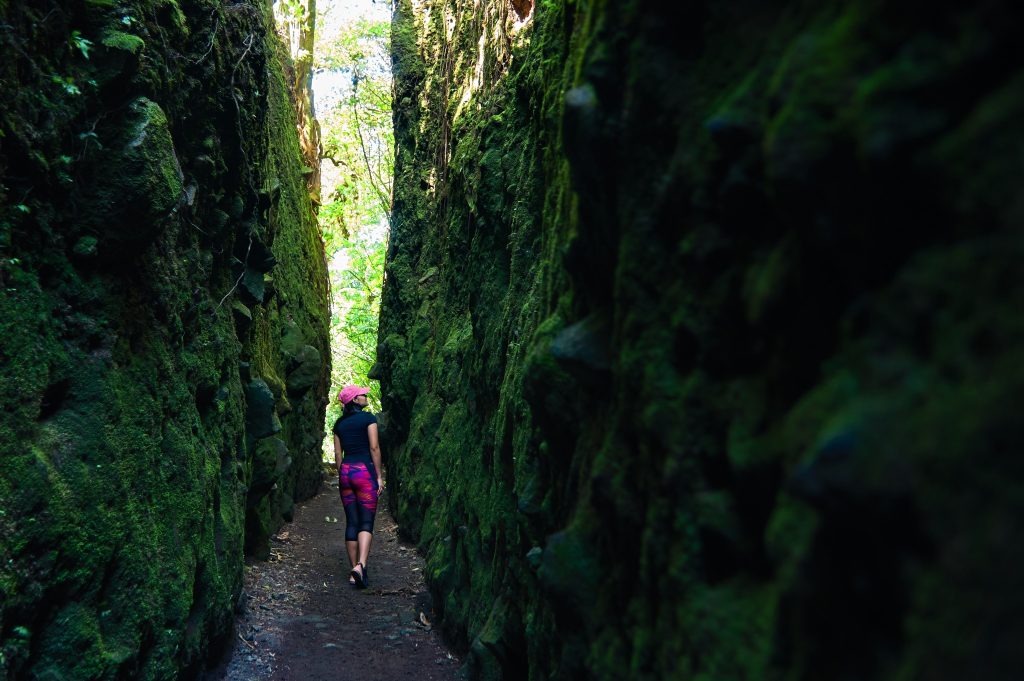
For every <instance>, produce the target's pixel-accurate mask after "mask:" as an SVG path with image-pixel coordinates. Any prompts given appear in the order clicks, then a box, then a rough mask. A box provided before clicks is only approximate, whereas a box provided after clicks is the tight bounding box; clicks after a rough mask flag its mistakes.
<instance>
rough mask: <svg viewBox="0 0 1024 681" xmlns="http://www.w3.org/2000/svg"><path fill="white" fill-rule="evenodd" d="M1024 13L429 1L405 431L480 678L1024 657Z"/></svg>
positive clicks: (400, 32) (419, 25)
mask: <svg viewBox="0 0 1024 681" xmlns="http://www.w3.org/2000/svg"><path fill="white" fill-rule="evenodd" d="M523 16H526V17H527V19H526V21H525V22H522V21H521V18H522V17H523ZM1020 19H1021V17H1020V16H1019V12H1018V11H1017V10H1015V9H1013V6H1012V5H1011V3H1003V2H987V3H981V4H977V5H974V6H972V7H971V8H970V9H967V8H965V7H964V6H953V5H935V4H929V5H924V4H921V3H910V4H909V5H908V4H906V3H901V4H899V6H898V7H897V6H896V5H893V4H892V3H878V2H848V3H810V4H808V3H796V2H790V3H770V4H769V5H765V4H763V3H753V2H718V3H706V2H693V3H682V4H678V3H662V2H654V1H653V0H634V1H632V2H626V3H613V2H575V3H568V2H567V3H558V2H548V1H546V0H545V1H542V2H539V3H538V4H537V5H536V6H535V7H534V6H533V3H531V2H529V0H525V2H513V3H512V4H511V5H509V3H507V2H498V1H496V0H483V1H481V2H469V1H468V0H451V1H449V2H444V3H441V2H431V1H429V0H417V1H413V0H398V1H397V2H396V10H395V17H394V25H393V45H394V69H395V82H396V100H395V101H396V113H395V124H396V139H397V144H398V155H397V159H396V161H397V162H396V183H395V187H396V190H395V212H394V218H393V229H392V232H391V242H390V247H389V251H388V260H387V270H386V282H385V290H384V298H383V311H382V320H381V326H380V338H379V341H380V348H379V349H380V355H379V356H380V367H379V368H380V374H381V376H382V385H383V394H384V406H385V409H386V411H387V422H388V426H387V429H386V433H385V435H386V437H385V441H384V447H385V449H384V454H385V457H386V463H387V467H388V472H389V481H390V483H391V484H390V485H389V489H391V490H392V494H393V508H394V510H395V512H396V516H397V518H398V520H399V523H400V526H401V527H402V529H403V530H404V531H405V532H407V533H408V534H409V535H411V536H412V537H414V538H415V539H416V540H417V541H418V542H419V543H420V546H421V547H422V549H423V550H424V552H425V554H426V556H427V568H428V577H429V580H430V583H431V585H432V589H433V590H434V595H435V602H436V603H437V604H438V608H439V610H440V611H441V612H440V615H441V616H442V617H443V619H442V626H443V628H444V630H445V632H446V633H447V634H448V636H449V637H450V638H451V639H452V640H453V641H454V642H455V643H456V644H458V645H460V646H461V647H463V648H465V649H468V651H469V657H468V667H469V670H470V672H471V677H472V678H485V679H498V678H505V679H524V678H530V679H549V678H557V679H623V678H630V679H675V678H678V679H712V678H713V679H725V678H728V679H851V680H852V679H867V678H871V679H905V678H929V679H960V678H965V677H972V678H989V679H996V678H1009V677H1011V676H1013V674H1014V673H1015V671H1014V670H1016V669H1019V668H1020V666H1021V664H1022V663H1024V659H1022V657H1024V653H1022V650H1021V648H1020V647H1019V646H1017V645H1016V643H1015V641H1016V640H1017V639H1018V638H1019V636H1020V634H1021V632H1022V629H1024V617H1022V616H1021V614H1020V613H1021V612H1024V608H1022V606H1024V577H1022V573H1021V572H1020V570H1019V566H1020V565H1021V564H1022V559H1024V555H1022V550H1024V549H1022V548H1021V547H1024V541H1022V539H1024V537H1022V527H1021V518H1024V513H1022V511H1024V468H1022V466H1021V463H1020V461H1021V459H1020V457H1019V456H1018V454H1017V449H1018V448H1019V444H1020V443H1021V442H1022V441H1024V420H1021V419H1020V418H1019V416H1018V414H1017V413H1016V412H1017V411H1018V405H1019V404H1020V403H1021V398H1022V397H1024V370H1022V367H1024V343H1022V340H1024V321H1022V317H1021V315H1020V314H1019V310H1020V309H1021V306H1022V304H1024V276H1022V274H1021V272H1022V270H1021V268H1020V258H1021V256H1022V255H1024V241H1022V236H1021V231H1020V225H1021V224H1022V219H1024V203H1022V199H1021V196H1022V195H1021V194H1020V192H1019V191H1018V187H1017V184H1018V183H1019V177H1020V176H1021V171H1022V170H1024V167H1022V165H1024V124H1022V120H1024V118H1022V114H1024V88H1022V85H1024V81H1022V78H1024V69H1022V66H1024V64H1022V54H1024V53H1021V52H1020V51H1019V50H1018V49H1017V44H1016V43H1017V40H1016V38H1015V36H1014V30H1015V28H1014V27H1015V26H1018V25H1019V21H1020ZM521 24H522V25H521Z"/></svg>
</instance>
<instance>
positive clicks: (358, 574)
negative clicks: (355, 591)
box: [349, 563, 366, 589]
mask: <svg viewBox="0 0 1024 681" xmlns="http://www.w3.org/2000/svg"><path fill="white" fill-rule="evenodd" d="M356 567H359V568H361V569H359V570H356V568H355V567H353V568H352V571H351V572H349V574H350V575H351V576H352V577H354V578H355V580H356V581H355V582H349V583H350V584H352V586H355V587H358V588H360V589H365V588H366V567H365V566H364V565H363V564H362V563H356Z"/></svg>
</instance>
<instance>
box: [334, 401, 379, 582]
mask: <svg viewBox="0 0 1024 681" xmlns="http://www.w3.org/2000/svg"><path fill="white" fill-rule="evenodd" d="M368 392H370V389H369V388H361V387H359V386H357V385H346V386H345V387H344V388H342V390H341V392H340V393H338V400H339V401H340V402H341V404H342V405H343V406H344V409H345V411H344V413H343V414H342V416H341V418H340V419H338V420H337V421H336V422H335V424H334V461H335V463H337V465H338V475H339V484H338V488H339V490H340V491H341V503H342V504H343V505H344V506H345V549H346V550H347V551H348V560H349V562H350V563H351V564H352V572H351V573H350V576H349V580H348V582H349V584H351V585H352V586H355V587H358V588H361V589H365V588H366V587H367V586H369V577H368V575H367V572H366V561H367V559H368V558H369V557H370V545H371V544H372V543H373V520H374V517H375V516H376V515H377V497H378V496H379V495H380V490H381V488H382V487H383V486H384V480H383V479H382V478H381V475H380V470H381V466H380V444H379V442H378V439H377V417H376V416H374V415H373V414H371V413H370V412H369V411H366V405H367V398H366V394H367V393H368ZM342 452H344V460H342Z"/></svg>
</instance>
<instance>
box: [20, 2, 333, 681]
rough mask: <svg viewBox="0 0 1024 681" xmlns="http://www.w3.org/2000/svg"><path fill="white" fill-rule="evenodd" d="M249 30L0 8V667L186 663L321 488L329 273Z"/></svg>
mask: <svg viewBox="0 0 1024 681" xmlns="http://www.w3.org/2000/svg"><path fill="white" fill-rule="evenodd" d="M270 26H271V22H270V19H269V9H268V8H267V7H266V6H265V4H264V3H245V2H242V3H220V2H210V1H207V0H195V1H182V2H176V1H174V0H128V1H124V2H116V3H115V2H108V1H106V0H102V1H101V0H89V1H88V2H84V3H78V2H75V3H72V2H41V3H23V2H17V3H8V2H0V45H2V46H3V47H2V49H3V54H4V59H3V62H2V64H0V89H2V91H3V93H4V95H3V98H2V100H0V174H2V176H3V179H2V185H0V284H2V287H3V288H2V290H0V402H2V407H0V670H2V671H0V676H2V677H4V678H38V679H87V678H88V679H93V678H95V679H101V678H102V679H114V678H132V679H136V678H137V679H157V678H159V679H168V678H175V677H176V676H178V675H179V674H180V675H182V676H185V677H188V676H190V675H193V674H194V673H195V672H196V671H198V669H199V668H200V667H201V666H202V664H203V662H204V660H205V658H206V657H207V655H208V654H209V653H210V652H211V649H215V648H216V646H217V645H218V641H219V640H222V638H223V637H224V636H225V635H227V634H228V633H229V631H230V627H231V623H232V617H233V611H234V606H235V603H236V601H237V599H238V597H239V594H240V591H241V578H242V559H243V551H244V550H245V549H247V550H248V551H249V552H251V553H254V554H257V555H261V554H263V555H265V554H266V552H267V551H268V536H269V534H268V533H270V532H271V531H273V530H275V529H276V528H277V527H278V526H279V525H280V523H281V522H282V518H284V517H287V516H288V515H289V514H290V513H291V511H292V505H293V500H295V499H301V498H305V497H307V496H309V495H311V494H312V493H313V492H314V491H315V490H316V489H317V487H318V485H319V482H320V476H321V473H320V463H319V460H320V440H321V437H322V424H323V418H324V407H325V404H326V380H327V378H326V377H327V374H328V369H329V367H327V366H326V363H324V362H321V360H320V358H322V357H329V356H330V353H329V352H328V340H327V328H326V323H327V320H328V312H327V291H326V285H327V284H326V282H327V273H326V266H325V263H324V260H323V251H322V244H321V241H320V238H319V236H318V232H317V228H316V224H315V219H314V216H313V213H312V209H311V204H310V200H309V197H308V195H307V191H306V187H305V183H304V179H303V175H302V162H301V156H300V153H299V149H298V142H297V136H296V130H295V119H294V114H293V112H292V109H291V105H290V102H289V95H288V91H287V85H286V81H285V79H284V76H283V68H282V66H283V65H282V61H281V54H280V48H279V47H278V43H277V39H276V37H275V36H274V35H273V32H272V29H271V27H270ZM286 337H287V338H288V339H289V340H290V341H291V342H297V343H298V347H299V348H300V349H301V352H300V353H299V354H298V355H296V354H295V353H294V352H291V351H290V350H289V349H288V347H286V346H287V343H285V342H284V339H285V338H286ZM292 376H295V379H294V381H293V380H292V378H291V377H292ZM286 381H288V383H287V385H288V387H289V388H292V387H294V389H293V390H287V389H286ZM293 383H294V386H293V385H292V384H293Z"/></svg>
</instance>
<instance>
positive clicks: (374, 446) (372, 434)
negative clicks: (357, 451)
mask: <svg viewBox="0 0 1024 681" xmlns="http://www.w3.org/2000/svg"><path fill="white" fill-rule="evenodd" d="M366 435H367V437H369V438H370V457H371V458H372V459H373V466H374V468H376V469H377V486H378V487H383V486H384V476H383V475H382V471H383V470H384V469H383V468H381V465H380V441H379V439H378V437H377V424H376V423H371V424H370V425H368V426H367V427H366Z"/></svg>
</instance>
